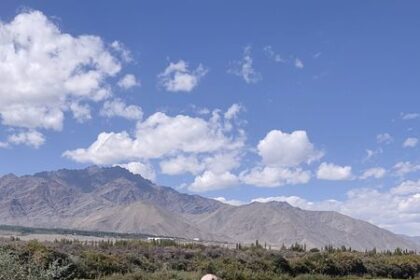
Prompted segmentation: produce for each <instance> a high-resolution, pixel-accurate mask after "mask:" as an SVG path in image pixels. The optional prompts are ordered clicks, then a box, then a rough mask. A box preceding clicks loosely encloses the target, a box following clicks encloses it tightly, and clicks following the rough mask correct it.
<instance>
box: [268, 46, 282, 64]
mask: <svg viewBox="0 0 420 280" xmlns="http://www.w3.org/2000/svg"><path fill="white" fill-rule="evenodd" d="M263 51H264V53H265V55H266V56H267V57H268V58H270V59H271V60H273V61H274V62H281V63H285V62H286V60H285V59H283V58H282V57H281V55H280V54H278V53H275V52H274V50H273V47H272V46H265V47H264V49H263Z"/></svg>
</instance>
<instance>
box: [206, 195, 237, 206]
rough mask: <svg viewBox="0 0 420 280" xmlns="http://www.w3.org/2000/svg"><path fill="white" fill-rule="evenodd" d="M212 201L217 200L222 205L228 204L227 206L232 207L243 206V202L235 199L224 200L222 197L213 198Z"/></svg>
mask: <svg viewBox="0 0 420 280" xmlns="http://www.w3.org/2000/svg"><path fill="white" fill-rule="evenodd" d="M213 199H214V200H217V201H219V202H222V203H224V204H229V205H233V206H240V205H243V204H245V203H244V202H243V201H240V200H236V199H226V198H224V197H222V196H220V197H215V198H213Z"/></svg>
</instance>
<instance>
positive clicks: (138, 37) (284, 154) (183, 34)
mask: <svg viewBox="0 0 420 280" xmlns="http://www.w3.org/2000/svg"><path fill="white" fill-rule="evenodd" d="M76 3H77V4H75V2H74V1H59V2H58V1H42V2H39V1H2V2H1V4H0V20H1V25H0V49H1V52H0V53H3V54H4V55H3V56H2V55H0V115H1V125H0V147H2V148H0V166H1V168H0V174H6V173H10V172H13V173H16V174H30V173H34V172H37V171H41V170H53V169H58V168H82V167H85V166H89V165H91V164H98V165H114V164H120V165H123V166H126V167H127V168H129V169H131V170H132V171H133V172H140V173H141V174H143V175H144V176H148V177H149V178H152V179H153V180H154V181H156V182H157V183H159V184H163V185H169V186H173V187H174V188H177V189H178V190H180V191H184V192H189V193H199V194H201V195H204V196H207V197H212V198H219V199H220V200H223V198H224V199H225V201H226V202H229V203H236V204H239V203H247V202H249V201H252V200H258V201H268V200H284V201H288V202H289V203H291V204H293V205H296V206H299V207H302V208H307V209H315V210H317V209H322V210H337V211H340V212H342V213H345V214H349V215H352V216H354V217H358V218H363V219H366V220H369V221H371V222H373V223H375V224H378V225H380V226H383V227H386V228H388V229H391V230H394V231H397V232H403V233H408V234H420V214H417V213H419V212H420V207H419V206H418V205H420V181H419V179H420V178H419V173H420V162H419V145H417V141H418V140H417V138H419V136H420V135H419V130H418V126H419V122H420V117H419V116H420V115H418V113H420V109H419V107H418V106H419V101H420V97H419V91H420V80H419V76H420V71H419V68H418V65H419V62H420V56H419V51H418V50H419V49H420V37H419V36H418V26H420V18H419V17H418V13H416V11H418V9H419V8H420V4H419V3H418V2H417V1H404V2H403V3H402V2H397V1H346V2H344V1H340V2H337V1H317V2H316V3H315V2H314V1H313V2H309V1H266V2H264V5H262V4H261V2H257V1H246V2H245V3H244V1H228V2H227V1H176V2H175V1H125V2H124V4H123V5H122V4H121V3H117V2H114V1H101V2H99V1H88V2H86V1H83V2H82V1H79V2H77V1H76ZM76 7H77V10H75V8H76ZM85 35H90V36H85ZM2 77H3V78H2ZM98 136H102V138H101V137H99V138H98ZM104 139H106V141H105V140H104ZM91 145H93V146H91ZM89 147H90V148H89Z"/></svg>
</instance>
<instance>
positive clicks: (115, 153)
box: [64, 111, 244, 164]
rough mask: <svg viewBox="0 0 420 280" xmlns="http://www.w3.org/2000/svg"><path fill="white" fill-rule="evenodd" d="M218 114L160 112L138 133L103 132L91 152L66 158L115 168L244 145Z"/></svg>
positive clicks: (241, 137)
mask: <svg viewBox="0 0 420 280" xmlns="http://www.w3.org/2000/svg"><path fill="white" fill-rule="evenodd" d="M223 121H224V120H223V119H222V118H220V112H219V111H215V112H213V114H212V115H211V116H210V117H208V118H207V119H206V118H200V117H191V116H188V115H176V116H173V117H172V116H168V115H166V114H165V113H162V112H157V113H155V114H153V115H151V116H149V117H148V118H147V119H146V120H144V121H143V122H138V123H137V126H136V129H135V131H134V133H132V134H129V133H128V132H126V131H122V132H102V133H100V134H99V135H98V137H97V139H96V141H95V142H94V143H92V144H91V145H90V146H89V147H88V148H81V149H76V150H72V151H67V152H65V153H64V156H66V157H68V158H71V159H73V160H76V161H79V162H91V163H95V164H112V163H118V162H123V161H127V160H134V159H139V160H142V159H163V158H165V157H166V158H170V157H172V156H176V155H179V154H204V153H212V154H213V153H216V152H219V151H229V150H235V149H238V148H241V147H242V146H243V145H244V135H243V134H242V133H241V132H240V131H237V130H235V131H230V132H229V133H227V132H225V131H224V130H223Z"/></svg>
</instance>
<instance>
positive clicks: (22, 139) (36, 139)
mask: <svg viewBox="0 0 420 280" xmlns="http://www.w3.org/2000/svg"><path fill="white" fill-rule="evenodd" d="M7 141H8V143H10V144H14V145H27V146H32V147H34V148H36V149H37V148H39V147H40V146H41V145H42V144H44V142H45V138H44V135H42V133H40V132H38V131H36V130H29V131H24V132H19V133H17V134H12V135H10V136H9V137H8V139H7Z"/></svg>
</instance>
